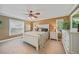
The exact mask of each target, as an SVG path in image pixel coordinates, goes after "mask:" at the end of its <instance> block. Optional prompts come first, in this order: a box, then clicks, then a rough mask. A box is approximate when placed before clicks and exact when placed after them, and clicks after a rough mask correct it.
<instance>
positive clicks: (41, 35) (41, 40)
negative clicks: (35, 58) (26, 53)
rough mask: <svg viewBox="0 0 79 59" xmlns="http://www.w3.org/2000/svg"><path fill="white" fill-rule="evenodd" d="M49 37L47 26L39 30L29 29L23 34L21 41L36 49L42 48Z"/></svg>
mask: <svg viewBox="0 0 79 59" xmlns="http://www.w3.org/2000/svg"><path fill="white" fill-rule="evenodd" d="M48 37H49V27H47V28H45V27H42V28H41V31H29V32H25V33H24V35H23V41H24V42H26V43H29V44H30V45H32V46H34V47H35V48H36V50H38V49H39V48H43V47H44V45H45V42H46V41H47V39H48Z"/></svg>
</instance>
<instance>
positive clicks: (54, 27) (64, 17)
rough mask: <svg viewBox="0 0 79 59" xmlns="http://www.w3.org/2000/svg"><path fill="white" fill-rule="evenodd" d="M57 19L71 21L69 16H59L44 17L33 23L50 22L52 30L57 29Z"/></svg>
mask: <svg viewBox="0 0 79 59" xmlns="http://www.w3.org/2000/svg"><path fill="white" fill-rule="evenodd" d="M56 19H63V20H64V21H65V22H69V21H70V20H69V16H61V17H57V18H51V19H44V20H40V21H35V22H33V24H49V30H50V31H52V32H55V31H56Z"/></svg>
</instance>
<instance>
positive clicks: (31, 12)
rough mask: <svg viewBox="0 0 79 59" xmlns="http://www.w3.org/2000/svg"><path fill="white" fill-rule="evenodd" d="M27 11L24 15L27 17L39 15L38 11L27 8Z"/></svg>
mask: <svg viewBox="0 0 79 59" xmlns="http://www.w3.org/2000/svg"><path fill="white" fill-rule="evenodd" d="M27 12H28V14H26V15H28V17H29V18H32V17H33V18H38V16H39V15H40V13H39V12H35V11H33V10H28V9H27Z"/></svg>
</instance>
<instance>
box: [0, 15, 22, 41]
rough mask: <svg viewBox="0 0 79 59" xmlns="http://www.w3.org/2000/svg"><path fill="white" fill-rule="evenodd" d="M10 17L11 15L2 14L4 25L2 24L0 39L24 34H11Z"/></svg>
mask: <svg viewBox="0 0 79 59" xmlns="http://www.w3.org/2000/svg"><path fill="white" fill-rule="evenodd" d="M9 18H10V17H7V16H1V15H0V20H1V21H2V23H3V24H2V25H1V24H0V40H4V39H8V38H12V37H16V36H21V35H22V34H18V35H12V36H9ZM14 19H15V18H14Z"/></svg>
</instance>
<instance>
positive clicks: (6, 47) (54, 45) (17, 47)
mask: <svg viewBox="0 0 79 59" xmlns="http://www.w3.org/2000/svg"><path fill="white" fill-rule="evenodd" d="M39 53H42V54H63V53H65V52H64V49H63V46H62V44H61V42H60V41H59V42H57V41H55V40H48V41H47V42H46V44H45V47H44V48H43V49H40V51H39ZM0 54H37V51H36V50H35V48H34V47H32V46H31V45H28V44H27V43H24V42H22V41H21V39H19V40H11V41H7V42H4V43H0Z"/></svg>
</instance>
